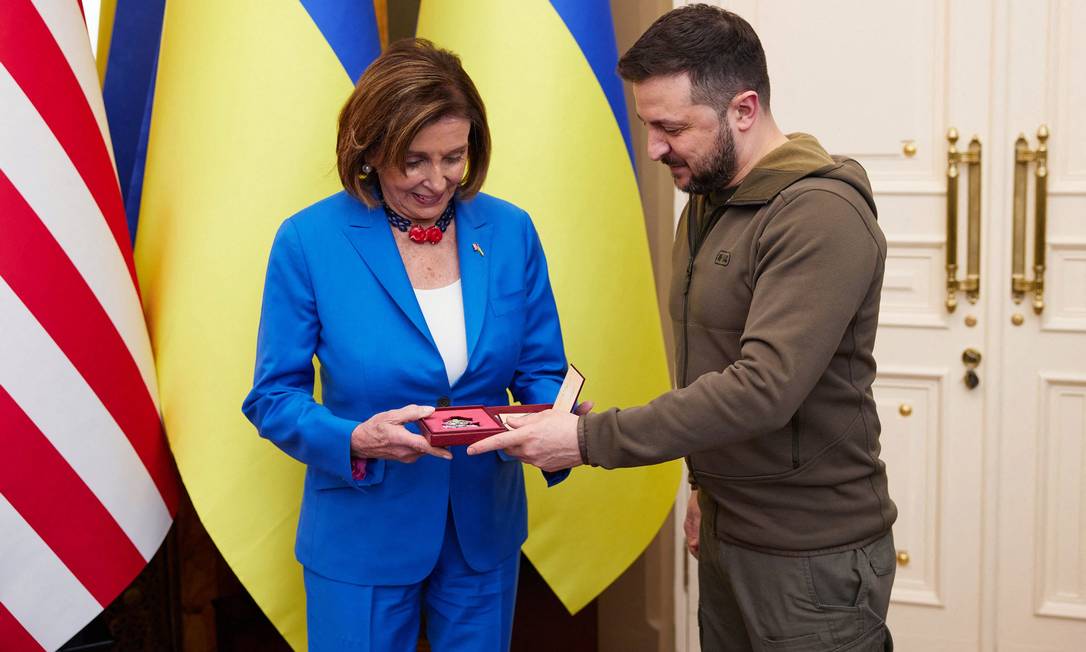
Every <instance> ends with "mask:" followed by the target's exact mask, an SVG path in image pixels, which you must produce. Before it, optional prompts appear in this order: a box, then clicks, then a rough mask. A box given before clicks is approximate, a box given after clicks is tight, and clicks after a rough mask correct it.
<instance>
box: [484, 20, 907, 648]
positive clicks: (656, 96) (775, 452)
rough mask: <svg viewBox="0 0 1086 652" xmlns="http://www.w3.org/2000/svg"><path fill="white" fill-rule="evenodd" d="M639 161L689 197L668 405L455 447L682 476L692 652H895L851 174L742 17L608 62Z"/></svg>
mask: <svg viewBox="0 0 1086 652" xmlns="http://www.w3.org/2000/svg"><path fill="white" fill-rule="evenodd" d="M619 72H620V74H622V76H623V77H624V78H625V79H626V80H628V81H631V82H632V83H633V94H634V98H635V102H636V105H637V110H638V115H639V116H640V118H641V119H642V120H643V121H644V122H645V124H646V126H647V128H648V134H649V135H648V152H649V155H650V156H651V157H652V158H653V160H659V161H661V162H663V163H665V164H667V165H668V166H669V168H670V170H671V173H672V175H673V177H674V180H675V184H676V186H677V187H679V188H680V189H681V190H685V191H687V192H689V193H691V199H690V201H689V203H688V205H687V208H686V210H685V211H684V213H683V217H682V220H681V221H680V223H679V229H678V234H677V236H676V244H675V248H674V273H673V279H672V285H671V297H670V305H669V310H670V315H671V318H672V321H673V324H674V328H675V342H676V349H677V350H676V357H675V363H676V367H677V374H676V385H677V387H678V388H677V389H675V390H673V391H671V392H668V393H666V394H664V395H662V396H660V397H658V398H656V399H655V400H653V401H652V402H650V403H649V404H648V405H644V406H641V407H634V408H629V409H625V410H619V409H611V410H608V411H606V412H602V413H595V414H587V415H584V416H581V417H577V416H575V415H571V414H558V413H554V412H550V411H549V412H545V413H541V414H538V415H533V416H531V417H527V418H525V419H522V420H520V421H519V422H517V423H516V424H514V425H516V426H517V428H516V429H515V430H514V431H512V432H509V433H504V434H501V435H496V436H494V437H492V438H490V439H488V440H484V441H483V442H479V443H478V444H476V445H474V446H472V447H471V448H469V453H472V454H478V453H480V452H484V451H488V450H494V449H497V448H504V449H505V450H506V451H507V452H508V453H510V454H512V455H515V456H517V457H519V458H520V459H523V460H524V461H526V462H529V463H532V464H535V465H536V466H540V467H541V468H543V469H545V470H556V469H560V468H569V467H571V466H576V465H578V464H592V465H597V466H603V467H605V468H616V467H627V466H638V465H644V464H654V463H657V462H661V461H664V460H670V459H675V458H679V457H683V456H686V458H687V462H688V465H689V469H690V477H691V480H692V483H693V484H694V485H695V487H696V489H697V490H696V491H695V492H694V498H693V499H692V501H691V504H690V505H689V507H688V514H687V537H688V545H689V547H690V550H691V552H692V553H693V554H695V555H696V556H698V557H699V560H700V562H701V563H700V564H699V581H700V589H701V591H700V595H701V604H700V605H699V622H700V626H701V634H702V649H703V650H706V652H710V651H714V650H762V649H774V650H777V649H787V650H873V649H878V650H882V649H891V648H892V642H891V638H890V634H889V631H888V629H887V628H886V626H885V617H886V611H887V608H888V603H889V596H890V587H891V585H892V583H893V577H894V569H895V555H894V547H893V540H892V535H891V533H890V528H891V525H892V524H893V522H894V519H895V518H896V516H897V510H896V508H895V506H894V503H893V502H892V501H891V500H890V497H889V494H888V492H887V482H886V471H885V466H884V464H883V463H882V461H881V460H880V459H879V450H880V446H879V431H880V426H879V419H878V415H877V414H876V412H875V403H874V400H873V398H872V393H871V383H872V382H873V381H874V379H875V360H874V357H873V355H872V349H873V346H874V342H875V330H876V326H877V323H878V311H879V295H880V292H881V289H882V277H883V266H884V263H885V258H886V240H885V238H884V237H883V234H882V231H881V230H880V229H879V226H878V224H877V222H876V220H875V205H874V201H873V198H872V194H871V188H870V185H869V184H868V180H867V176H866V174H865V173H864V170H863V168H862V167H861V166H860V165H859V164H858V163H856V162H855V161H853V160H850V159H842V158H834V157H831V156H830V155H828V154H827V153H826V151H825V150H824V149H823V148H822V147H821V146H820V145H819V143H818V141H816V140H815V139H814V138H813V137H811V136H808V135H805V134H793V135H789V136H785V135H784V134H783V133H782V132H781V131H780V130H779V129H778V127H777V125H776V123H775V121H774V120H773V117H772V114H771V113H770V111H769V80H768V75H767V73H766V65H765V55H764V53H763V51H762V47H761V43H760V42H759V40H758V37H757V35H756V34H755V33H754V31H753V29H752V28H751V27H750V25H749V24H747V23H746V22H745V21H744V20H743V19H742V18H739V17H738V16H736V15H734V14H731V13H729V12H726V11H724V10H722V9H718V8H714V7H709V6H706V5H689V6H686V7H682V8H679V9H676V10H674V11H672V12H669V13H668V14H666V15H665V16H663V17H662V18H661V19H659V20H658V21H657V22H656V23H655V24H654V25H653V26H652V27H650V28H649V29H648V31H646V33H645V34H644V35H642V37H641V38H640V39H639V40H638V42H637V43H636V44H635V45H634V46H633V47H632V48H631V49H630V51H629V52H627V53H626V54H625V55H624V56H623V57H622V60H621V61H620V62H619Z"/></svg>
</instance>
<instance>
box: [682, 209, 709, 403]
mask: <svg viewBox="0 0 1086 652" xmlns="http://www.w3.org/2000/svg"><path fill="white" fill-rule="evenodd" d="M703 201H704V200H703V199H702V198H701V197H699V196H694V197H691V198H690V210H689V211H688V212H687V215H686V240H687V243H688V244H687V249H688V250H689V251H688V253H689V255H690V258H689V260H688V261H687V263H686V282H685V284H684V285H683V363H682V365H681V366H680V367H679V371H680V375H679V387H686V372H687V371H688V370H689V357H690V331H689V324H688V322H689V320H690V282H691V280H692V279H693V276H694V256H695V255H696V254H697V248H696V247H695V246H694V244H695V242H694V228H695V222H696V221H697V222H700V220H701V212H702V209H703V208H704V204H703V203H702V202H703ZM695 207H696V209H695Z"/></svg>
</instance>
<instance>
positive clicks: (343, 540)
mask: <svg viewBox="0 0 1086 652" xmlns="http://www.w3.org/2000/svg"><path fill="white" fill-rule="evenodd" d="M456 202H457V203H456V237H457V248H458V253H459V257H460V279H461V285H462V288H463V296H464V319H465V326H466V331H467V345H468V366H467V370H466V371H465V372H464V375H463V376H462V377H461V378H460V379H459V380H458V381H457V382H456V384H455V385H454V386H452V387H450V386H449V382H448V377H447V376H446V373H445V365H444V363H443V362H442V360H441V356H440V354H439V353H438V350H437V347H436V345H435V344H434V340H433V337H432V336H431V335H430V331H429V329H428V328H427V326H426V320H425V318H424V317H423V315H422V311H421V310H420V308H419V305H418V302H417V301H416V299H415V294H414V290H413V289H412V287H411V283H410V281H409V280H408V277H407V272H406V270H405V268H404V265H403V261H402V260H401V258H400V255H399V252H398V250H397V248H396V243H395V242H394V241H393V238H392V233H391V231H390V229H389V226H388V222H387V221H386V218H385V214H384V211H383V210H382V209H381V208H376V209H370V208H367V207H366V206H365V205H364V204H362V203H361V202H360V201H358V200H356V199H354V198H353V197H351V196H350V195H348V194H346V193H345V192H340V193H338V194H335V195H332V196H331V197H328V198H327V199H324V200H322V201H320V202H318V203H316V204H314V205H312V206H310V207H308V208H306V209H304V210H303V211H301V212H300V213H298V214H297V215H294V216H293V217H291V218H290V219H288V220H286V221H285V222H284V223H283V225H282V226H281V227H280V228H279V232H278V233H277V234H276V236H275V242H274V244H273V245H272V250H271V254H270V257H269V260H268V272H267V278H266V281H265V286H264V303H263V307H262V311H261V316H260V331H259V336H258V339H257V356H256V372H255V378H254V381H253V388H252V390H251V391H250V392H249V395H248V396H247V397H246V399H245V402H244V405H243V407H242V410H243V411H244V412H245V415H246V416H247V417H248V418H249V420H250V421H252V422H253V424H254V425H255V426H256V427H257V429H258V430H259V432H260V435H261V436H263V437H265V438H267V439H269V440H271V441H272V442H274V443H275V444H276V445H277V446H278V447H279V448H281V449H283V451H285V452H286V453H287V454H289V455H290V456H292V457H294V458H295V459H297V460H299V461H301V462H303V463H304V464H306V466H307V467H308V468H307V470H306V477H305V490H304V494H303V496H302V509H301V517H300V519H299V522H298V534H297V541H296V546H295V553H296V555H297V557H298V560H299V561H300V562H301V563H302V564H303V565H304V566H305V567H306V568H308V569H310V570H312V571H315V572H317V573H319V574H320V575H323V576H325V577H328V578H331V579H335V580H340V581H345V582H354V583H358V584H373V585H382V584H383V585H388V584H408V583H416V582H419V581H421V580H422V579H423V578H425V577H426V576H427V575H428V574H429V573H430V571H431V570H432V569H433V567H434V564H435V563H436V561H437V557H438V552H439V551H440V549H441V544H442V537H443V533H444V529H445V518H446V516H447V514H449V510H450V509H451V510H452V513H453V514H454V521H455V525H456V534H457V537H458V539H459V542H460V546H461V548H462V549H463V552H464V557H465V558H466V559H467V561H468V563H469V564H470V565H471V566H472V568H474V569H476V570H477V571H480V572H482V571H487V570H491V569H493V568H494V567H496V566H497V565H498V564H499V563H500V562H501V561H503V560H504V559H507V558H508V557H509V555H512V554H514V553H516V552H517V551H518V549H519V548H520V545H521V544H522V543H523V542H524V539H525V537H526V536H527V508H526V501H525V496H524V478H523V475H522V474H523V471H522V468H521V464H520V463H519V462H517V461H516V460H513V459H512V458H509V457H507V456H505V455H504V453H502V454H498V453H490V454H484V455H479V456H473V457H469V456H468V455H467V453H466V452H465V451H464V447H462V446H457V447H453V448H452V449H451V450H452V451H453V459H452V460H451V461H447V460H442V459H438V458H435V457H431V456H424V457H423V458H422V459H420V460H418V461H417V462H415V463H414V464H403V463H399V462H394V461H390V460H371V461H370V462H369V465H368V469H367V473H366V477H365V479H363V480H354V479H353V478H352V476H351V462H350V437H351V432H352V431H353V430H354V428H355V426H356V425H357V424H358V423H360V422H362V421H365V420H366V419H368V418H370V417H371V416H373V415H374V414H376V413H378V412H383V411H385V410H389V409H393V408H398V407H402V406H404V405H407V404H410V403H416V404H420V405H436V404H438V403H439V402H443V401H442V399H448V401H449V402H450V403H451V404H452V405H479V404H482V405H506V404H508V402H509V399H508V393H507V390H509V392H511V393H512V395H513V398H514V399H516V400H517V401H520V402H521V403H549V402H552V401H553V400H554V397H555V396H556V394H557V392H558V388H559V386H560V385H561V381H562V378H563V376H564V374H565V369H566V359H565V353H564V351H563V348H562V334H561V330H560V328H559V324H558V313H557V310H556V308H555V305H554V296H553V294H552V293H551V287H550V281H549V279H548V276H547V263H546V260H545V258H544V256H543V249H542V247H541V246H540V242H539V237H538V235H537V234H536V232H535V228H534V227H533V226H532V223H531V220H530V219H529V218H528V215H527V213H525V212H524V211H523V210H521V209H519V208H517V207H516V206H513V205H512V204H509V203H507V202H504V201H502V200H500V199H496V198H494V197H490V196H487V195H483V194H479V195H477V196H476V197H475V198H473V199H472V200H470V201H460V200H456ZM475 245H478V247H477V249H478V251H476V248H475ZM423 246H425V245H423ZM314 355H316V357H317V358H318V360H319V361H320V380H321V393H322V403H323V404H321V403H317V402H316V401H314V400H313V380H314V372H313V356H314ZM410 429H411V430H412V431H414V432H417V427H415V426H414V424H412V425H411V426H410ZM566 475H568V471H565V472H562V473H559V474H549V475H548V480H549V482H550V483H551V484H553V483H554V482H558V481H561V480H562V479H564V478H565V476H566Z"/></svg>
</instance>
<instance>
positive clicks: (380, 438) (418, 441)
mask: <svg viewBox="0 0 1086 652" xmlns="http://www.w3.org/2000/svg"><path fill="white" fill-rule="evenodd" d="M433 412H434V408H432V407H430V406H426V405H405V406H404V407H402V408H399V409H398V410H389V411H388V412H381V413H380V414H375V415H373V416H372V417H370V418H369V419H366V420H365V421H363V422H362V423H360V424H358V425H357V426H355V429H354V432H352V433H351V456H352V457H358V458H361V459H385V460H396V461H397V462H406V463H408V464H410V463H411V462H414V461H415V460H417V459H419V458H420V457H422V456H423V455H433V456H434V457H440V458H442V459H446V460H451V459H452V453H450V452H449V451H448V450H447V449H444V448H435V447H433V446H431V445H430V442H428V441H427V440H426V438H425V437H422V436H420V435H416V434H415V433H413V432H411V431H409V430H408V429H407V428H404V427H403V424H405V423H410V422H411V421H418V420H419V419H422V418H424V417H428V416H430V415H431V414H433Z"/></svg>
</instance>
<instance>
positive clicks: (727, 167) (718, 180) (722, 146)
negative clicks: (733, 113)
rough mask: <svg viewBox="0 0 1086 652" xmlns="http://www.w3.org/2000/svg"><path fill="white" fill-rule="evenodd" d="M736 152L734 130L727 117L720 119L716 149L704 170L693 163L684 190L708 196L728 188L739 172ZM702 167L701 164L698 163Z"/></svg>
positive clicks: (710, 155)
mask: <svg viewBox="0 0 1086 652" xmlns="http://www.w3.org/2000/svg"><path fill="white" fill-rule="evenodd" d="M737 158H738V154H737V153H736V151H735V139H734V138H732V130H731V129H730V128H729V125H728V118H727V116H721V118H720V131H719V132H718V133H717V138H716V147H714V148H713V151H712V152H711V153H710V154H709V156H708V157H707V159H708V160H707V161H706V167H705V168H704V169H700V170H699V169H695V168H694V164H693V162H691V163H690V164H689V165H690V183H688V184H686V187H685V188H682V189H681V190H684V191H686V192H688V193H690V194H692V195H707V194H709V193H710V192H712V191H714V190H719V189H721V188H725V187H727V185H728V184H729V183H731V180H732V178H733V177H735V173H736V172H737V169H736V168H737V165H736V159H737ZM698 167H699V168H700V167H701V162H699V163H698Z"/></svg>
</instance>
